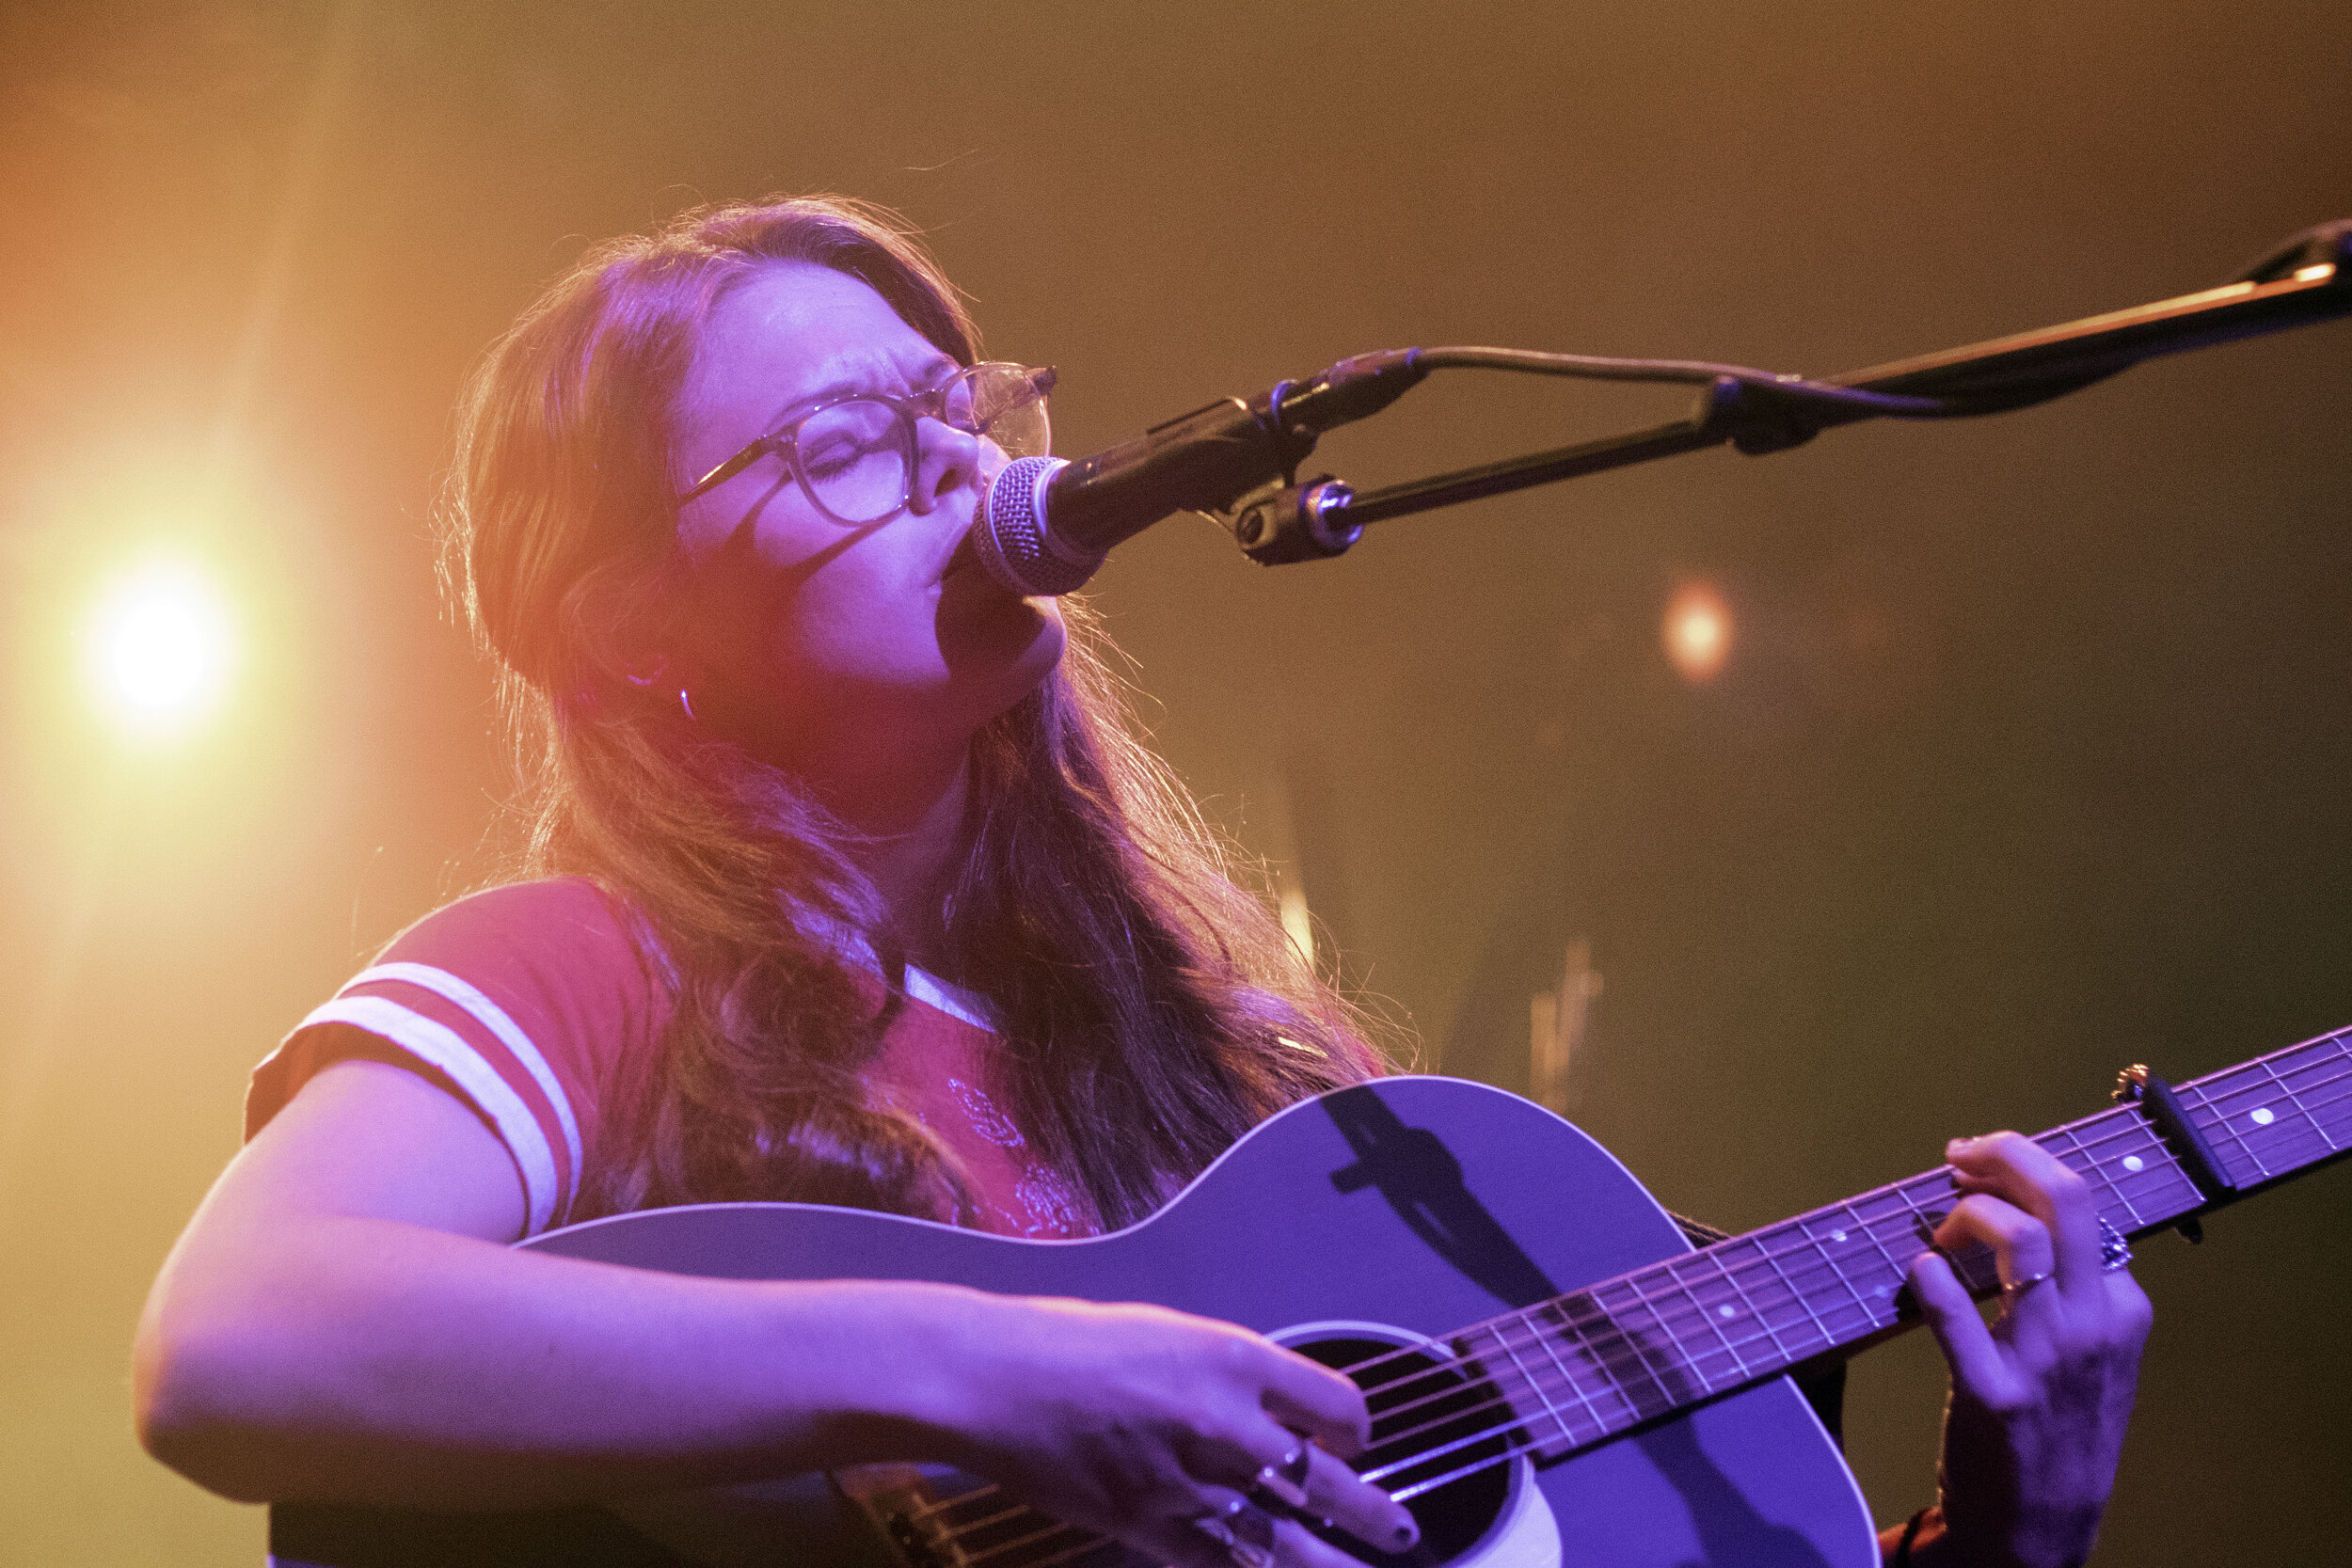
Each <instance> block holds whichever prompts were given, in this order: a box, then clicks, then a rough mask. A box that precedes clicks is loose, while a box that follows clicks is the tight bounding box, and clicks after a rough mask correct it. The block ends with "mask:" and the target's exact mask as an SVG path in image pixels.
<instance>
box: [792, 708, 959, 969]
mask: <svg viewBox="0 0 2352 1568" xmlns="http://www.w3.org/2000/svg"><path fill="white" fill-rule="evenodd" d="M809 783H810V784H811V786H812V787H813V788H814V789H815V790H816V793H817V796H818V799H819V800H822V801H823V802H824V805H825V808H826V809H827V810H828V811H829V812H831V813H832V814H833V816H834V818H835V819H837V820H838V821H840V822H841V823H842V824H843V825H844V826H845V827H847V828H849V829H850V838H849V840H848V842H847V843H845V844H844V845H843V846H842V849H843V851H844V852H845V853H846V854H847V855H848V857H849V859H850V861H851V862H852V863H854V864H855V865H856V866H857V868H858V869H859V870H860V871H863V872H864V873H865V874H866V879H868V880H869V881H871V882H872V883H873V885H874V890H875V892H876V893H878V894H879V895H881V898H882V916H883V931H882V933H878V934H884V935H887V936H889V937H891V938H893V939H895V941H896V942H898V945H899V946H900V947H901V948H902V949H903V950H904V951H905V954H906V957H907V960H908V961H909V962H910V963H915V964H920V965H923V966H924V967H927V968H937V967H939V961H938V960H939V958H940V953H941V949H942V947H943V946H944V942H945V936H946V931H945V927H944V923H943V920H942V914H943V905H944V904H945V902H946V890H947V884H948V883H949V882H950V881H951V880H952V879H953V878H954V875H955V870H956V866H957V864H958V863H960V862H961V859H962V856H963V853H964V849H965V836H964V828H963V808H964V800H965V799H966V797H967V796H968V794H969V793H970V788H971V768H970V764H969V761H968V759H967V757H966V756H965V755H964V753H962V752H958V753H957V754H956V755H954V756H953V757H951V758H945V759H941V760H940V761H938V762H937V763H935V764H934V765H933V766H931V767H930V768H907V767H905V766H903V765H901V766H898V767H895V768H887V769H883V770H880V771H879V772H878V773H876V774H875V775H873V776H862V777H858V778H843V779H811V780H809Z"/></svg>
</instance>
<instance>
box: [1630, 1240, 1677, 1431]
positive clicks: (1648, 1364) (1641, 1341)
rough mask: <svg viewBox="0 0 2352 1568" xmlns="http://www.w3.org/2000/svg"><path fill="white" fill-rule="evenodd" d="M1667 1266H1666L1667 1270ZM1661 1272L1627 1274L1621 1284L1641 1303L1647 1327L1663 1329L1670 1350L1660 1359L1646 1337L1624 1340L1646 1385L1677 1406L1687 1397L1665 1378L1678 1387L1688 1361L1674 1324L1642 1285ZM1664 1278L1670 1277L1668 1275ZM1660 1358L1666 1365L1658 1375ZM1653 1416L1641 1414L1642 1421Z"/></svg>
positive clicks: (1655, 1347) (1652, 1413) (1652, 1343)
mask: <svg viewBox="0 0 2352 1568" xmlns="http://www.w3.org/2000/svg"><path fill="white" fill-rule="evenodd" d="M1671 1266H1672V1265H1671V1263H1670V1264H1669V1265H1668V1267H1669V1269H1671ZM1659 1273H1661V1271H1660V1270H1658V1269H1654V1268H1653V1269H1645V1270H1641V1271H1638V1272H1636V1273H1634V1274H1630V1275H1627V1276H1626V1279H1625V1283H1626V1285H1627V1287H1628V1288H1629V1290H1631V1291H1632V1292H1633V1295H1634V1299H1635V1300H1636V1301H1637V1302H1639V1303H1640V1304H1641V1307H1642V1311H1643V1313H1644V1315H1645V1316H1646V1317H1647V1318H1648V1319H1649V1321H1650V1324H1651V1326H1652V1327H1654V1328H1661V1329H1663V1330H1665V1333H1666V1342H1667V1344H1668V1346H1670V1347H1671V1354H1667V1355H1665V1356H1663V1357H1661V1356H1660V1355H1659V1354H1657V1346H1656V1344H1655V1343H1654V1342H1653V1341H1652V1340H1651V1339H1650V1338H1649V1337H1648V1336H1646V1335H1642V1334H1628V1335H1627V1336H1626V1338H1627V1341H1628V1342H1629V1344H1630V1345H1631V1346H1632V1348H1633V1351H1634V1354H1636V1355H1637V1356H1638V1357H1639V1358H1640V1360H1641V1363H1642V1367H1643V1370H1644V1371H1645V1372H1646V1373H1647V1375H1648V1379H1649V1384H1650V1386H1651V1387H1653V1388H1655V1389H1657V1390H1658V1392H1659V1394H1660V1395H1661V1397H1663V1398H1665V1399H1667V1400H1670V1401H1672V1402H1673V1403H1674V1404H1680V1403H1683V1402H1685V1401H1686V1400H1687V1398H1688V1396H1687V1395H1686V1394H1685V1393H1684V1392H1683V1390H1682V1389H1681V1388H1680V1387H1678V1386H1668V1383H1667V1379H1668V1378H1672V1379H1673V1380H1674V1383H1675V1384H1677V1385H1678V1384H1680V1383H1681V1382H1682V1381H1683V1378H1682V1375H1681V1374H1682V1373H1683V1372H1685V1371H1687V1370H1689V1358H1688V1357H1687V1356H1686V1355H1685V1354H1683V1352H1682V1341H1681V1338H1680V1337H1679V1336H1678V1335H1677V1334H1676V1333H1675V1329H1674V1323H1672V1322H1671V1321H1670V1320H1669V1319H1668V1318H1667V1317H1666V1316H1665V1314H1663V1313H1661V1311H1660V1310H1659V1309H1658V1302H1657V1299H1656V1298H1655V1297H1653V1296H1651V1295H1650V1293H1649V1291H1647V1290H1646V1289H1645V1287H1644V1284H1643V1282H1644V1280H1645V1279H1648V1278H1652V1277H1655V1276H1656V1275H1658V1274H1659ZM1668 1277H1669V1278H1671V1277H1672V1276H1671V1275H1670V1274H1669V1275H1668ZM1676 1293H1677V1295H1679V1294H1680V1293H1681V1292H1680V1291H1677V1292H1676ZM1661 1359H1663V1360H1664V1361H1665V1363H1666V1365H1665V1370H1663V1371H1662V1372H1661V1370H1659V1366H1658V1362H1659V1361H1660V1360H1661ZM1668 1408H1672V1406H1671V1405H1670V1406H1669V1407H1668ZM1657 1414H1659V1412H1658V1411H1656V1410H1651V1409H1647V1408H1645V1409H1644V1411H1643V1415H1644V1417H1645V1418H1648V1417H1650V1416H1655V1415H1657Z"/></svg>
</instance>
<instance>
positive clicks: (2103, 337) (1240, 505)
mask: <svg viewBox="0 0 2352 1568" xmlns="http://www.w3.org/2000/svg"><path fill="white" fill-rule="evenodd" d="M2344 315H2352V219H2346V220H2344V221H2341V222H2337V223H2329V224H2323V225H2320V226H2319V227H2317V228H2315V229H2309V230H2304V231H2303V232H2302V233H2300V234H2297V235H2296V236H2295V237H2294V238H2293V239H2291V240H2289V241H2287V242H2286V243H2285V244H2284V245H2282V246H2281V247H2280V249H2279V250H2277V251H2276V252H2274V253H2273V254H2271V255H2269V256H2267V257H2265V258H2264V259H2263V260H2262V261H2259V262H2256V263H2255V264H2254V265H2253V266H2252V267H2249V269H2248V270H2247V271H2246V273H2245V274H2243V275H2242V276H2241V277H2239V279H2238V280H2237V281H2235V282H2233V283H2228V284H2225V285H2223V286H2222V287H2220V288H2217V289H2207V290H2205V291H2203V292H2202V293H2193V294H2183V295H2181V296H2179V297H2178V298H2175V299H2166V300H2158V301H2156V302H2155V303H2153V304H2151V305H2141V306H2137V307H2134V308H2132V309H2126V310H2115V311H2110V312H2108V313H2106V314H2105V315H2098V316H2089V317H2085V318H2084V319H2082V320H2080V321H2073V322H2067V323H2065V324H2063V325H2058V326H2047V327H2042V328H2041V329H2040V330H2038V331H2033V332H2021V333H2017V334H2014V335H2012V336H2010V337H2007V338H1996V339H1994V340H1993V341H1989V342H1982V343H1972V344H1970V345H1968V346H1966V347H1964V348H1955V349H1947V350H1945V351H1944V352H1942V353H1940V354H1929V355H1922V356H1918V357H1915V358H1911V359H1899V360H1897V361H1895V362H1893V363H1891V364H1885V365H1875V366H1872V367H1870V368H1868V369H1867V370H1859V371H1851V372H1847V373H1846V374H1844V375H1836V376H1829V377H1825V378H1823V379H1821V380H1820V381H1814V382H1801V381H1800V378H1797V377H1793V376H1792V377H1781V378H1775V379H1769V380H1768V379H1763V378H1761V377H1756V376H1746V377H1741V376H1733V375H1718V376H1715V377H1714V378H1713V379H1712V380H1711V381H1709V382H1708V384H1707V386H1706V388H1705V389H1704V390H1703V391H1702V392H1701V393H1700V395H1699V400H1698V404H1697V406H1696V407H1695V408H1693V409H1692V413H1691V414H1690V416H1689V417H1688V418H1686V419H1681V420H1675V421H1674V422H1673V423H1671V424H1662V425H1655V426H1652V427H1650V428H1649V429H1646V430H1637V431H1630V432H1628V433H1627V434H1625V435H1622V436H1604V437H1602V438H1601V439H1599V440H1594V441H1582V442H1579V443H1577V444H1576V445H1574V446H1566V447H1557V448H1554V449H1553V450H1551V451H1539V452H1534V453H1531V454H1530V455H1528V456H1525V457H1514V458H1506V459H1504V460H1502V461H1501V462H1497V463H1486V464H1481V465H1480V466H1478V467H1472V468H1459V469H1456V470H1454V472H1451V473H1443V474H1438V475H1434V476H1432V477H1430V478H1428V479H1419V480H1411V481H1408V482H1406V483H1402V484H1391V485H1387V486H1385V487H1383V488H1381V489H1377V490H1371V491H1366V492H1364V493H1363V494H1361V495H1359V494H1357V493H1356V492H1355V491H1354V490H1352V489H1351V488H1350V487H1349V486H1347V485H1346V484H1344V483H1341V482H1340V481H1338V480H1335V479H1332V478H1330V477H1329V476H1324V477H1323V478H1320V479H1315V480H1310V481H1308V482H1307V483H1303V484H1302V483H1276V484H1272V485H1268V486H1265V487H1263V488H1262V489H1259V490H1256V491H1253V492H1251V493H1250V494H1248V495H1247V496H1244V497H1242V498H1241V499H1239V500H1237V501H1235V502H1234V503H1233V504H1232V506H1230V507H1227V508H1225V509H1223V510H1222V511H1220V512H1218V513H1217V514H1216V516H1217V517H1218V519H1219V521H1221V522H1223V523H1225V524H1226V525H1227V526H1229V527H1231V528H1232V531H1233V537H1234V540H1235V542H1236V543H1238V544H1239V545H1240V546H1241V547H1242V550H1243V552H1244V553H1245V554H1247V555H1248V556H1249V557H1250V559H1252V560H1253V561H1257V562H1261V563H1262V564H1265V565H1276V564H1280V563H1285V562H1295V561H1318V560H1327V559H1329V558H1330V557H1332V556H1335V555H1339V554H1341V553H1343V552H1344V551H1345V550H1346V549H1347V548H1348V546H1351V545H1353V544H1355V542H1356V541H1357V540H1358V539H1359V538H1360V537H1362V535H1363V531H1364V529H1365V527H1366V525H1368V524H1371V523H1376V522H1382V521H1385V520H1386V519H1388V518H1391V517H1403V516H1407V515H1411V514H1413V513H1416V512H1428V511H1432V510H1434V509H1436V508H1438V507H1440V506H1453V505H1455V504H1457V503H1459V502H1462V501H1468V500H1476V499H1479V498H1481V497H1484V496H1499V495H1503V494H1506V493H1508V492H1510V491H1513V490H1524V489H1527V488H1528V487H1529V486H1531V485H1536V484H1549V483H1552V482H1553V481H1555V480H1563V479H1573V478H1575V477H1576V476H1578V475H1579V474H1591V473H1599V472H1602V471H1603V470H1605V469H1609V468H1622V467H1629V466H1630V465H1632V464H1635V463H1647V462H1649V461H1651V460H1652V459H1655V458H1661V457H1672V456H1674V455H1675V454H1676V453H1677V452H1685V451H1700V450H1701V449H1703V448H1707V447H1716V446H1722V445H1724V443H1726V442H1728V443H1729V444H1731V445H1732V446H1734V447H1736V448H1738V449H1739V450H1740V451H1743V452H1746V453H1748V454H1749V455H1751V456H1761V455H1763V454H1764V453H1766V452H1772V451H1786V450H1788V448H1790V447H1794V446H1801V445H1803V444H1804V442H1806V441H1809V440H1811V439H1812V438H1813V437H1814V436H1817V435H1819V434H1820V432H1822V431H1824V430H1827V429H1830V428H1831V427H1833V426H1836V425H1841V424H1851V423H1853V422H1855V421H1856V420H1867V419H1871V418H1874V417H1877V416H1880V415H1883V414H1890V413H1891V414H1898V415H1899V416H1901V417H1905V418H1914V419H1916V418H1957V417H1965V416H1970V415H1977V414H1994V413H2000V412H2003V411H2005V410H2008V409H2011V408H2024V407H2026V406H2029V405H2030V404H2037V403H2042V402H2046V401H2047V400H2049V399H2051V398H2055V397H2059V396H2062V395H2064V394H2065V393H2068V392H2072V391H2074V390H2076V389H2077V388H2083V387H2088V386H2090V384H2091V383H2092V382H2095V381H2102V380H2105V379H2106V377H2108V376H2110V375H2113V374H2115V373H2116V372H2118V371H2121V370H2124V369H2127V368H2128V367H2130V366H2132V365H2136V364H2137V363H2139V362H2140V361H2141V360H2143V359H2153V358H2155V357H2157V356H2161V355H2166V354H2177V353H2180V352H2182V351H2183V350H2185V349H2192V348H2203V347H2206V346H2208V345H2210V344H2214V343H2225V342H2231V341H2235V340H2237V339H2240V338H2253V337H2259V336H2261V335H2263V334H2264V333H2267V332H2278V331H2282V330H2284V329H2285V328H2287V327H2292V326H2305V325H2311V324H2312V323H2314V322H2321V321H2328V320H2331V319H2333V318H2335V317H2338V316H2344ZM1406 352H1407V353H1409V354H1412V355H1414V356H1419V357H1420V358H1421V359H1422V361H1423V362H1426V363H1428V364H1429V365H1430V366H1431V367H1432V368H1435V367H1437V366H1439V365H1443V364H1445V363H1448V362H1449V361H1450V362H1452V363H1456V364H1472V363H1481V362H1484V363H1487V364H1490V365H1492V364H1498V362H1499V361H1500V359H1502V357H1505V356H1498V355H1496V354H1495V352H1494V351H1486V350H1473V351H1454V350H1445V349H1433V350H1428V351H1425V352H1424V351H1421V350H1410V351H1406ZM1473 355H1483V356H1486V358H1485V359H1484V360H1483V361H1482V360H1480V359H1477V358H1473V357H1471V356H1473ZM1523 357H1525V358H1529V359H1534V358H1537V357H1540V356H1523ZM1502 368H1511V367H1507V366H1506V367H1502ZM1783 383H1798V385H1784V384H1783ZM1834 389H1835V390H1842V391H1843V392H1844V393H1845V394H1846V395H1845V396H1843V397H1839V396H1836V395H1834ZM1856 393H1860V394H1866V396H1863V397H1856V396H1854V395H1853V394H1856ZM1867 394H1878V395H1879V396H1881V397H1882V398H1883V399H1884V400H1885V401H1884V402H1883V404H1880V405H1878V406H1873V405H1872V404H1871V401H1870V399H1869V398H1868V397H1867Z"/></svg>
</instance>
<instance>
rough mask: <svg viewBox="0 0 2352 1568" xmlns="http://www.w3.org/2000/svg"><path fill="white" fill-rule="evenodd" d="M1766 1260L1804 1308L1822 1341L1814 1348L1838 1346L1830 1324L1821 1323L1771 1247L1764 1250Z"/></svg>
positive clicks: (1821, 1348)
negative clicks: (1830, 1329)
mask: <svg viewBox="0 0 2352 1568" xmlns="http://www.w3.org/2000/svg"><path fill="white" fill-rule="evenodd" d="M1792 1250H1793V1249H1792ZM1764 1260H1765V1261H1766V1262H1768V1263H1770V1264H1771V1265H1772V1273H1774V1274H1775V1275H1779V1276H1780V1282H1781V1284H1783V1285H1784V1286H1786V1287H1788V1293H1789V1294H1790V1295H1791V1296H1792V1297H1794V1298H1795V1299H1796V1302H1797V1305H1798V1306H1800V1307H1804V1315H1805V1317H1806V1319H1807V1320H1808V1322H1809V1323H1810V1324H1811V1326H1812V1330H1813V1333H1814V1335H1815V1337H1816V1338H1819V1339H1820V1344H1819V1345H1817V1346H1815V1347H1814V1348H1815V1349H1817V1350H1827V1349H1828V1348H1829V1347H1830V1346H1832V1345H1834V1344H1836V1342H1837V1338H1836V1336H1835V1335H1833V1334H1832V1333H1830V1331H1829V1324H1827V1323H1823V1322H1822V1321H1821V1315H1820V1313H1819V1312H1817V1311H1815V1310H1814V1309H1813V1304H1812V1303H1811V1302H1810V1301H1808V1300H1806V1299H1805V1292H1804V1291H1800V1290H1799V1289H1797V1286H1796V1282H1795V1281H1794V1280H1792V1279H1790V1278H1789V1277H1788V1270H1787V1269H1784V1268H1782V1267H1781V1265H1780V1258H1779V1257H1778V1256H1775V1255H1774V1254H1773V1252H1772V1248H1771V1247H1769V1246H1767V1247H1766V1248H1765V1249H1764Z"/></svg>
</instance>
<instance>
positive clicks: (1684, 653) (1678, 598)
mask: <svg viewBox="0 0 2352 1568" xmlns="http://www.w3.org/2000/svg"><path fill="white" fill-rule="evenodd" d="M1660 635H1661V640H1662V641H1664V643H1665V645H1666V657H1667V658H1668V659H1670V660H1672V661H1673V663H1674V667H1675V669H1676V671H1677V673H1680V674H1681V676H1682V678H1683V679H1684V680H1686V681H1690V682H1692V683H1693V684H1697V683H1700V682H1704V681H1709V680H1713V679H1714V678H1715V676H1716V675H1717V674H1718V673H1720V672H1721V671H1722V670H1723V667H1724V659H1725V658H1727V657H1730V654H1731V607H1730V606H1728V605H1726V604H1725V603H1724V596H1723V594H1720V593H1718V592H1716V590H1715V588H1714V585H1713V584H1711V583H1705V582H1686V583H1684V584H1683V585H1682V586H1681V587H1680V588H1677V589H1676V590H1675V594H1674V597H1673V598H1671V599H1669V600H1667V601H1666V619H1665V624H1664V626H1662V627H1661V633H1660Z"/></svg>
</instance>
